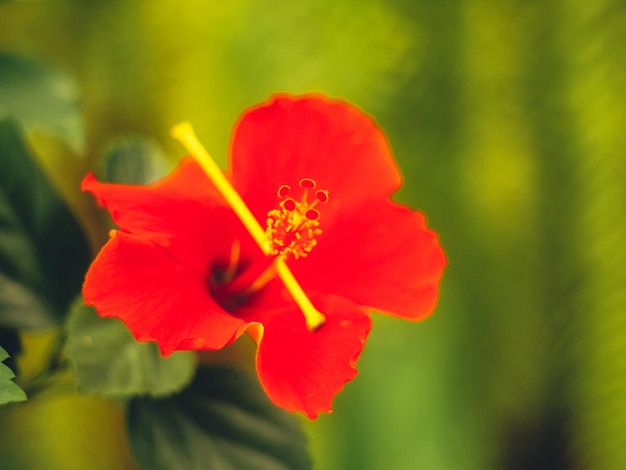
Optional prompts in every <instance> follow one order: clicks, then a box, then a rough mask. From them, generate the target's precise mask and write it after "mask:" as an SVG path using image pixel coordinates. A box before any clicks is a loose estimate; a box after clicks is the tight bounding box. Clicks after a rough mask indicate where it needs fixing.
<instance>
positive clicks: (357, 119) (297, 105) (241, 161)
mask: <svg viewBox="0 0 626 470" xmlns="http://www.w3.org/2000/svg"><path fill="white" fill-rule="evenodd" d="M230 155H231V168H232V175H233V185H234V186H235V188H236V189H237V190H238V191H239V193H240V194H241V195H242V197H243V198H244V200H245V201H246V203H247V204H248V205H249V207H250V209H251V210H252V213H253V214H254V215H255V216H256V217H257V220H259V221H261V223H262V224H263V225H264V224H265V220H266V215H267V212H268V211H269V210H271V209H273V208H275V207H276V204H277V197H276V191H277V190H278V188H279V187H280V186H281V185H284V184H287V185H290V186H292V187H297V185H298V182H299V180H300V179H301V178H305V177H307V178H312V179H314V180H316V182H317V184H318V187H319V188H322V189H328V190H329V192H330V198H331V201H333V203H335V204H337V205H336V207H342V208H343V209H346V210H350V207H352V206H353V205H354V204H358V203H360V201H362V200H364V199H369V198H370V197H383V196H385V197H388V196H389V195H391V194H392V193H393V192H395V191H396V190H397V189H398V188H399V187H400V185H401V183H402V180H401V176H400V173H399V170H398V168H397V166H396V163H395V161H394V159H393V156H392V153H391V148H390V147H389V143H388V142H387V138H386V137H385V135H384V133H383V131H382V130H381V129H380V128H379V127H378V126H377V125H376V123H375V122H374V120H373V119H372V118H371V117H370V116H368V115H366V114H365V113H364V112H363V111H361V110H360V109H359V108H357V107H355V106H353V105H351V104H349V103H346V102H343V101H335V100H330V99H328V98H326V97H324V96H322V95H306V96H303V97H295V96H289V95H275V96H273V97H272V98H270V100H269V101H268V102H266V103H263V104H261V105H259V106H257V107H254V108H251V109H249V110H248V111H247V112H246V113H245V114H244V115H243V116H242V118H241V119H240V121H239V122H238V124H237V126H236V128H235V131H234V134H233V138H232V141H231V152H230Z"/></svg>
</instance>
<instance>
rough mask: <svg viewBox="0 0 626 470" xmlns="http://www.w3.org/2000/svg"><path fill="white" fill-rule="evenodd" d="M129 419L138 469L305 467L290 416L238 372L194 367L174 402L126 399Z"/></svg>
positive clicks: (280, 469)
mask: <svg viewBox="0 0 626 470" xmlns="http://www.w3.org/2000/svg"><path fill="white" fill-rule="evenodd" d="M128 419H129V433H130V446H131V450H132V452H133V454H134V456H135V458H136V459H137V461H138V462H139V464H140V466H141V467H142V468H145V469H150V470H166V469H167V470H172V469H185V470H193V469H208V470H229V469H239V468H245V469H251V470H254V469H262V470H300V469H310V468H311V461H310V458H309V456H308V454H307V450H306V440H305V437H304V435H303V433H302V431H301V430H300V427H299V425H298V421H297V420H296V418H295V416H293V415H291V414H289V413H287V412H286V411H284V410H281V409H279V408H276V406H274V405H273V404H272V403H271V402H270V401H269V399H268V398H267V397H266V395H265V393H264V392H263V390H262V389H261V387H260V386H259V383H258V382H257V380H256V378H254V377H253V376H252V375H250V374H249V373H246V372H243V371H238V370H235V369H229V368H201V369H199V371H198V375H197V376H196V379H195V380H194V383H193V384H192V386H191V387H189V388H188V389H186V390H185V391H183V392H182V393H181V394H180V395H177V396H173V397H170V398H168V399H165V400H150V399H145V398H142V399H134V400H132V401H131V404H130V409H129V417H128Z"/></svg>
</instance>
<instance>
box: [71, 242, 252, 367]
mask: <svg viewBox="0 0 626 470" xmlns="http://www.w3.org/2000/svg"><path fill="white" fill-rule="evenodd" d="M83 295H84V298H85V303H86V304H88V305H93V306H95V307H96V310H97V311H98V313H99V314H100V315H102V316H103V317H117V318H120V319H121V320H122V321H124V323H126V325H127V326H128V328H129V330H130V331H131V332H132V333H133V335H134V336H135V337H136V338H137V339H138V340H139V341H156V342H157V343H158V344H159V347H160V349H161V352H162V353H163V355H169V354H171V353H172V352H174V351H175V350H180V349H219V348H221V347H223V346H225V345H227V344H229V343H230V342H232V341H234V339H235V338H236V337H237V336H238V335H239V334H241V332H243V331H244V329H245V326H246V322H244V321H243V320H241V319H239V318H236V317H234V316H232V315H230V314H228V313H227V312H225V311H224V310H222V309H221V308H220V307H219V306H218V305H217V304H216V303H215V302H214V301H213V299H212V298H211V296H210V295H209V292H208V280H207V278H206V276H205V275H204V274H202V273H199V272H197V271H193V270H190V269H189V268H187V267H186V266H184V265H182V264H180V263H179V262H178V261H177V260H176V259H175V258H173V257H172V256H171V255H170V254H169V253H168V252H167V251H166V250H164V249H163V248H162V247H160V246H159V245H156V244H154V243H153V242H151V241H150V240H145V239H143V238H141V237H138V236H136V235H131V234H126V233H123V232H116V235H115V236H114V237H113V238H112V239H111V240H110V241H109V242H108V243H107V244H106V245H105V246H104V247H103V248H102V250H101V251H100V253H99V254H98V256H97V257H96V259H95V261H94V262H93V264H92V265H91V267H90V268H89V271H88V272H87V275H86V278H85V284H84V286H83Z"/></svg>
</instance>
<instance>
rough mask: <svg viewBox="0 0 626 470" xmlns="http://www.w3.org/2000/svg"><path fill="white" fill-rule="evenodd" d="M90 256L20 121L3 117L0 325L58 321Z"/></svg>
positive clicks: (25, 325)
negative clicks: (44, 171) (29, 145)
mask: <svg viewBox="0 0 626 470" xmlns="http://www.w3.org/2000/svg"><path fill="white" fill-rule="evenodd" d="M89 259H90V254H89V247H88V245H87V241H86V239H85V236H84V234H83V232H82V230H81V228H80V226H79V225H78V223H77V221H76V219H75V218H74V216H73V215H72V213H71V212H70V210H69V209H68V207H67V206H66V205H65V203H64V201H63V200H62V199H61V197H60V196H59V194H58V193H57V191H56V190H55V188H54V187H53V186H52V185H51V184H50V182H49V181H48V180H47V178H46V176H45V175H44V173H43V172H42V171H41V169H40V168H39V167H38V166H37V164H36V163H35V162H34V160H33V158H32V156H31V152H30V150H29V149H28V148H27V146H26V144H25V142H24V140H23V138H22V135H21V133H20V130H19V127H18V126H17V125H16V124H15V123H14V122H12V121H9V120H4V121H0V325H1V326H5V327H10V328H17V329H20V328H40V327H45V326H49V325H51V324H54V323H57V322H58V321H59V320H60V319H62V318H63V317H64V315H65V314H66V312H67V311H68V309H69V306H70V304H71V302H72V300H73V299H74V297H75V296H76V295H77V294H78V293H79V292H80V287H81V285H82V281H83V276H84V273H85V271H86V270H87V266H88V265H89Z"/></svg>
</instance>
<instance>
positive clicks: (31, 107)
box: [0, 53, 84, 150]
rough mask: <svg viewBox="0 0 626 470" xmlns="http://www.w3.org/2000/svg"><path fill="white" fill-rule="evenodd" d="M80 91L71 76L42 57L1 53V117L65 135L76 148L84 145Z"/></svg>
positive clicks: (29, 126) (28, 126)
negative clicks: (34, 57) (39, 58)
mask: <svg viewBox="0 0 626 470" xmlns="http://www.w3.org/2000/svg"><path fill="white" fill-rule="evenodd" d="M78 103H79V94H78V88H77V86H76V84H75V83H74V82H73V81H72V80H71V79H70V77H69V76H68V75H67V74H65V73H63V72H61V71H59V70H56V69H53V68H51V67H49V66H48V65H45V64H43V63H41V62H39V61H36V60H32V59H25V58H23V57H20V56H15V55H9V54H3V53H0V119H2V118H6V117H12V118H15V119H17V120H19V121H20V122H21V123H22V124H23V125H24V127H25V128H26V129H29V130H30V129H38V128H41V129H44V130H46V131H48V132H51V133H53V134H56V135H58V136H60V137H63V138H64V139H66V140H67V142H69V143H70V145H71V146H72V147H73V148H74V149H75V150H80V149H81V148H82V147H83V145H84V138H83V128H82V120H81V115H80V110H79V107H78Z"/></svg>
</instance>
